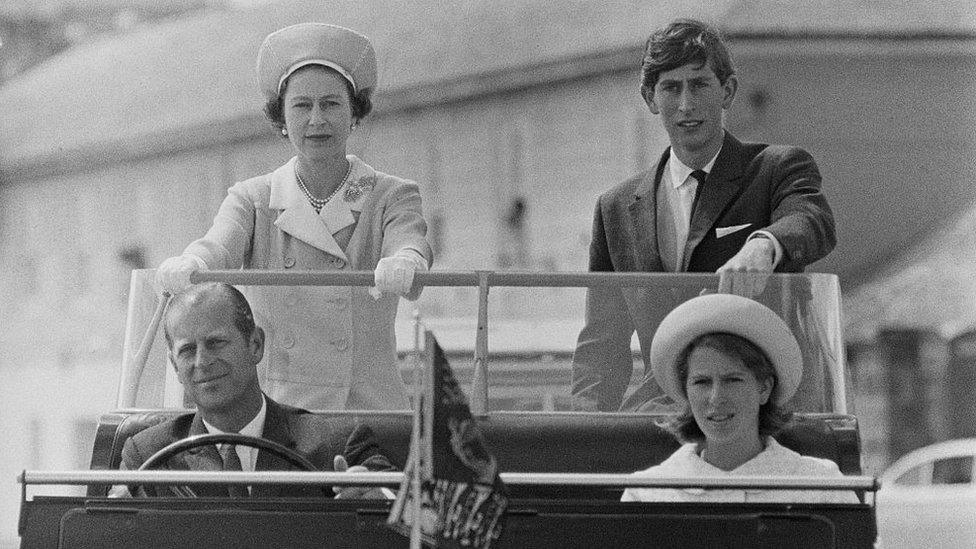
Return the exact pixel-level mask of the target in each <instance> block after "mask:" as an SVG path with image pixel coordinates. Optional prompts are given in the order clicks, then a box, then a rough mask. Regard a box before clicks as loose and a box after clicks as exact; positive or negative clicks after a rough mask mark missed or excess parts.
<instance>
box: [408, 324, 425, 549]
mask: <svg viewBox="0 0 976 549" xmlns="http://www.w3.org/2000/svg"><path fill="white" fill-rule="evenodd" d="M413 360H414V362H413V406H414V408H413V436H412V437H410V446H411V447H412V448H411V449H410V453H411V455H413V457H414V462H413V468H412V469H411V471H410V473H409V474H410V475H411V478H410V490H411V492H412V493H413V501H412V502H411V503H412V507H413V508H412V509H411V514H412V515H413V522H412V523H411V525H410V549H421V548H422V545H423V544H422V543H421V540H420V538H421V533H422V531H421V513H422V510H423V506H422V505H421V501H420V469H421V463H422V461H423V460H422V457H421V452H420V438H421V437H420V429H421V425H420V410H421V405H422V404H423V402H422V400H423V394H424V393H423V388H422V387H421V380H422V379H424V377H423V376H422V375H421V370H422V369H423V368H424V365H425V363H426V361H424V360H421V359H420V310H419V309H417V308H416V307H414V310H413Z"/></svg>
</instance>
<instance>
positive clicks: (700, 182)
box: [688, 170, 708, 224]
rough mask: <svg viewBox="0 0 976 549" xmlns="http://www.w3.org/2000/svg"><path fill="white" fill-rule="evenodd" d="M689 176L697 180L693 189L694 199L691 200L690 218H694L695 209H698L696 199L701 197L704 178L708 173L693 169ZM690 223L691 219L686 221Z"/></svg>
mask: <svg viewBox="0 0 976 549" xmlns="http://www.w3.org/2000/svg"><path fill="white" fill-rule="evenodd" d="M691 176H692V177H694V178H695V179H697V180H698V187H697V188H696V189H695V199H694V200H692V201H691V219H694V218H695V210H697V209H698V199H699V198H700V197H701V194H702V189H703V188H704V187H705V179H706V178H707V177H708V174H707V173H706V172H705V171H704V170H695V171H693V172H691ZM688 223H689V224H690V223H691V220H689V221H688Z"/></svg>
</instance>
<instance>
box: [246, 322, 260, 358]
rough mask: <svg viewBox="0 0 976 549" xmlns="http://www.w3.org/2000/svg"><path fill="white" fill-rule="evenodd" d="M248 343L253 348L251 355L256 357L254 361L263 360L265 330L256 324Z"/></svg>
mask: <svg viewBox="0 0 976 549" xmlns="http://www.w3.org/2000/svg"><path fill="white" fill-rule="evenodd" d="M247 345H248V348H249V349H250V350H251V356H253V357H254V363H255V364H257V363H258V362H261V359H262V358H264V330H262V329H261V328H260V327H259V326H255V327H254V331H253V332H251V337H250V339H249V340H248V342H247Z"/></svg>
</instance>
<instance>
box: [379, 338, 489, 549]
mask: <svg viewBox="0 0 976 549" xmlns="http://www.w3.org/2000/svg"><path fill="white" fill-rule="evenodd" d="M425 349H426V356H427V360H426V362H427V368H426V370H427V371H426V375H425V376H424V381H423V383H422V385H423V389H422V390H421V391H419V392H418V395H419V396H420V399H419V400H420V402H418V403H416V405H415V407H414V414H415V418H414V433H413V437H414V440H413V441H412V444H411V452H410V458H409V459H408V460H407V466H406V470H405V471H404V481H403V483H402V484H401V486H400V492H399V494H398V495H397V499H396V501H395V502H394V503H393V508H392V509H391V511H390V516H389V518H388V519H387V524H388V525H390V526H391V527H392V528H393V529H394V530H396V531H398V532H400V533H402V534H404V535H411V532H413V535H414V536H415V537H416V536H417V535H419V536H420V537H421V538H422V540H423V541H424V542H425V543H427V544H430V545H433V546H435V547H479V548H488V547H490V546H491V543H492V541H494V540H496V539H498V536H499V535H500V534H501V530H502V519H503V517H504V514H505V508H506V507H507V505H508V498H507V497H506V496H505V493H504V491H505V490H504V485H503V484H502V482H501V478H500V477H499V476H498V462H497V460H496V459H495V457H494V456H493V455H492V454H491V452H489V451H488V447H487V445H486V444H485V440H484V437H483V436H482V434H481V431H480V429H479V428H478V424H477V422H476V421H475V419H474V418H473V417H472V416H471V410H470V409H469V408H468V399H467V397H465V395H464V391H462V390H461V388H460V386H458V383H457V380H456V379H455V378H454V375H453V373H452V372H451V366H450V364H448V362H447V359H446V358H445V357H444V352H443V350H441V348H440V345H438V344H437V340H436V339H435V338H434V336H433V334H431V333H429V332H428V333H427V334H426V345H425ZM416 517H419V520H415V518H416Z"/></svg>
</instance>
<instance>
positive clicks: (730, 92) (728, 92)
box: [722, 74, 739, 110]
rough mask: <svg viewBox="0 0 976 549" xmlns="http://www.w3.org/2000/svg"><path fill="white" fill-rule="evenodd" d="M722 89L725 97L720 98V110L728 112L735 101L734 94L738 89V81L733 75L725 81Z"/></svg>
mask: <svg viewBox="0 0 976 549" xmlns="http://www.w3.org/2000/svg"><path fill="white" fill-rule="evenodd" d="M722 89H723V90H724V92H725V96H724V97H723V98H722V108H723V109H725V110H729V109H730V108H731V107H732V102H733V101H735V92H736V91H738V89H739V81H738V80H737V79H736V78H735V75H734V74H733V75H731V76H729V77H728V78H726V79H725V84H722Z"/></svg>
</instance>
